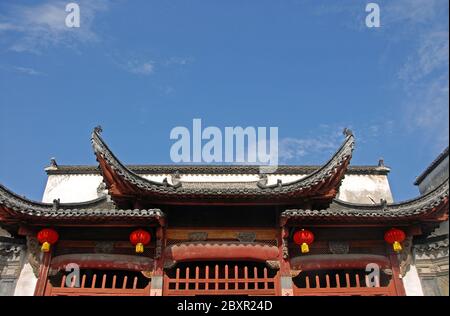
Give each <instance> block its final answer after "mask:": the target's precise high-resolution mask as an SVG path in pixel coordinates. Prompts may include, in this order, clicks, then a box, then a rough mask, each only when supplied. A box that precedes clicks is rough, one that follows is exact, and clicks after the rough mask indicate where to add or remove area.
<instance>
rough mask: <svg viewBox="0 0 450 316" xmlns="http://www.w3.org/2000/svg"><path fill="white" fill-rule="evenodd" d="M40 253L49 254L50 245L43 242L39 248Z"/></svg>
mask: <svg viewBox="0 0 450 316" xmlns="http://www.w3.org/2000/svg"><path fill="white" fill-rule="evenodd" d="M41 251H42V252H49V251H50V243H48V242H44V243H43V244H42V246H41Z"/></svg>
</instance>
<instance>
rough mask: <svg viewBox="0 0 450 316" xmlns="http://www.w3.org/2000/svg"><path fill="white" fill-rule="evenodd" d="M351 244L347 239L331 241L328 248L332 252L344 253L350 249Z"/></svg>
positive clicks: (336, 253)
mask: <svg viewBox="0 0 450 316" xmlns="http://www.w3.org/2000/svg"><path fill="white" fill-rule="evenodd" d="M349 248H350V246H349V244H348V242H346V241H330V242H328V249H329V250H330V252H331V253H332V254H335V255H343V254H347V253H348V251H349Z"/></svg>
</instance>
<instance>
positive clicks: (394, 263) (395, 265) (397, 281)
mask: <svg viewBox="0 0 450 316" xmlns="http://www.w3.org/2000/svg"><path fill="white" fill-rule="evenodd" d="M389 260H390V262H391V267H392V282H394V287H395V291H396V295H397V296H406V292H405V287H404V286H403V281H402V279H401V276H400V266H399V262H398V255H397V254H396V253H392V252H390V253H389Z"/></svg>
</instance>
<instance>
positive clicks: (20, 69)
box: [14, 67, 42, 76]
mask: <svg viewBox="0 0 450 316" xmlns="http://www.w3.org/2000/svg"><path fill="white" fill-rule="evenodd" d="M14 70H16V71H17V72H20V73H23V74H26V75H31V76H37V75H42V73H41V72H39V71H37V70H35V69H33V68H28V67H14Z"/></svg>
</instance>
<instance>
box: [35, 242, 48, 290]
mask: <svg viewBox="0 0 450 316" xmlns="http://www.w3.org/2000/svg"><path fill="white" fill-rule="evenodd" d="M51 259H52V250H50V251H49V252H44V253H43V255H42V261H41V265H40V266H39V277H38V280H37V283H36V288H35V289H34V295H35V296H43V295H44V292H45V286H46V285H47V278H48V270H49V267H50V261H51Z"/></svg>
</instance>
